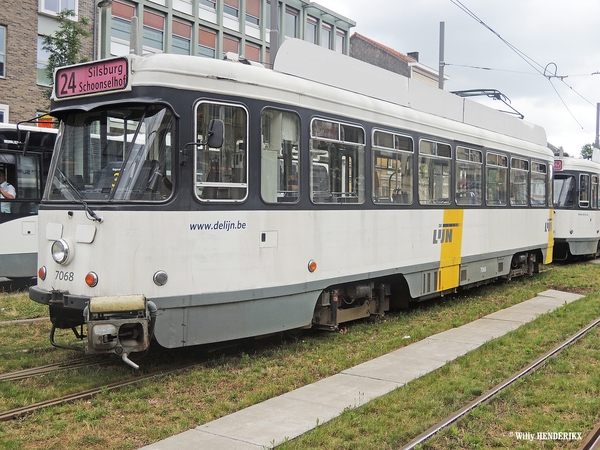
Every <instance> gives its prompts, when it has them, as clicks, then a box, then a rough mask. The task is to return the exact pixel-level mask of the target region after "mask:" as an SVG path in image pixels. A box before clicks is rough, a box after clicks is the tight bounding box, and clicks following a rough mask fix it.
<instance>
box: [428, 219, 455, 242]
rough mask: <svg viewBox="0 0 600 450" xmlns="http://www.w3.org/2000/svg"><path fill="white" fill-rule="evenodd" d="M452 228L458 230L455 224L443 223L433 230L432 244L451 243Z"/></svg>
mask: <svg viewBox="0 0 600 450" xmlns="http://www.w3.org/2000/svg"><path fill="white" fill-rule="evenodd" d="M454 228H458V224H457V223H444V224H441V225H440V226H439V228H437V229H435V230H433V243H434V244H445V243H447V242H452V232H453V231H454Z"/></svg>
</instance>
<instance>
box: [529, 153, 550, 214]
mask: <svg viewBox="0 0 600 450" xmlns="http://www.w3.org/2000/svg"><path fill="white" fill-rule="evenodd" d="M547 178H548V166H547V165H546V164H542V163H538V162H535V161H532V162H531V195H530V198H531V206H546V190H547V189H546V186H547V185H548V179H547Z"/></svg>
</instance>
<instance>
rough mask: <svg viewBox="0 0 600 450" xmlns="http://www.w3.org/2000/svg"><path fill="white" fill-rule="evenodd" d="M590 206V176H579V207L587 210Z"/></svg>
mask: <svg viewBox="0 0 600 450" xmlns="http://www.w3.org/2000/svg"><path fill="white" fill-rule="evenodd" d="M589 206H590V176H589V175H587V174H581V175H579V207H580V208H589Z"/></svg>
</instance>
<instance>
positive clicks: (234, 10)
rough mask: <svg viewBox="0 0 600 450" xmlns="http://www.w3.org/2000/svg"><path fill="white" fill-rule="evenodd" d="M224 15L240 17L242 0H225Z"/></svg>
mask: <svg viewBox="0 0 600 450" xmlns="http://www.w3.org/2000/svg"><path fill="white" fill-rule="evenodd" d="M223 13H225V14H228V15H230V16H232V17H239V16H240V0H223Z"/></svg>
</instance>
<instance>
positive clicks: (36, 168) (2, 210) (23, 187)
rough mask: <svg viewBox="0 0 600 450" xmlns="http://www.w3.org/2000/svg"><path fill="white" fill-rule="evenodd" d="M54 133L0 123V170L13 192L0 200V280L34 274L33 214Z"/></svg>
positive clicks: (35, 237) (35, 232)
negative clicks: (8, 197)
mask: <svg viewBox="0 0 600 450" xmlns="http://www.w3.org/2000/svg"><path fill="white" fill-rule="evenodd" d="M56 134H57V130H56V129H53V128H44V127H36V126H31V125H23V124H19V125H12V124H0V171H2V172H3V173H4V175H5V178H6V181H7V182H8V183H10V184H11V185H12V186H13V187H14V189H15V191H16V196H15V198H14V199H10V200H9V199H4V198H2V199H0V277H5V278H11V279H20V278H33V277H35V276H36V274H37V246H38V222H37V212H38V205H39V203H40V200H41V198H42V192H43V191H44V185H45V181H46V177H47V176H48V168H49V167H50V160H51V158H52V151H53V149H54V143H55V141H56Z"/></svg>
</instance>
